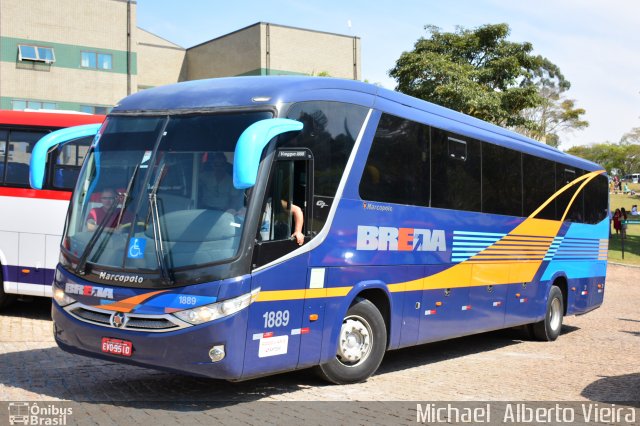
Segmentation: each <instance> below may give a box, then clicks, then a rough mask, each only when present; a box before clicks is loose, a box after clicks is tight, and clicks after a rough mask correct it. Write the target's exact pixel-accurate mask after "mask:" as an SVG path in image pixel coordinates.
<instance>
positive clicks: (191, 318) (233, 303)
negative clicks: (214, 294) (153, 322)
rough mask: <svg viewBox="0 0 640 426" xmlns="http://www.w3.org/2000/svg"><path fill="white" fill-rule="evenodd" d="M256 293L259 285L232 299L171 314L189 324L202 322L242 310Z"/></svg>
mask: <svg viewBox="0 0 640 426" xmlns="http://www.w3.org/2000/svg"><path fill="white" fill-rule="evenodd" d="M258 293H260V288H259V287H258V288H257V289H255V290H253V291H252V292H251V293H246V294H243V295H242V296H238V297H234V298H233V299H228V300H225V301H222V302H217V303H212V304H210V305H204V306H199V307H197V308H193V309H185V310H184V311H179V312H174V313H173V315H175V316H176V317H178V318H180V319H181V320H182V321H186V322H188V323H189V324H193V325H197V324H202V323H205V322H209V321H213V320H217V319H219V318H223V317H226V316H229V315H232V314H235V313H236V312H238V311H241V310H243V309H244V308H246V307H247V306H249V305H250V304H252V303H253V302H254V301H255V300H256V299H257V298H258Z"/></svg>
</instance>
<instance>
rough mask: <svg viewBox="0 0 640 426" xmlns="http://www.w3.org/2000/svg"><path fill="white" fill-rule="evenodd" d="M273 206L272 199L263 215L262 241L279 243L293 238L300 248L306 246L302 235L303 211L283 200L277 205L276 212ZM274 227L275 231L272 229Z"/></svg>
mask: <svg viewBox="0 0 640 426" xmlns="http://www.w3.org/2000/svg"><path fill="white" fill-rule="evenodd" d="M272 204H273V203H272V199H271V198H269V200H268V201H267V203H266V205H265V209H264V211H263V213H262V225H261V226H260V240H261V241H278V240H286V239H288V238H291V239H292V240H295V242H296V243H297V244H298V245H299V246H301V245H302V244H304V234H303V233H302V226H303V225H304V214H303V213H302V209H301V208H300V207H298V206H297V205H295V204H293V203H289V202H288V201H287V200H283V199H281V200H280V202H279V203H276V205H275V211H273V207H272ZM290 217H293V232H292V231H291V224H290V220H289V218H290ZM272 221H273V223H272ZM272 225H273V230H272V229H271V226H272Z"/></svg>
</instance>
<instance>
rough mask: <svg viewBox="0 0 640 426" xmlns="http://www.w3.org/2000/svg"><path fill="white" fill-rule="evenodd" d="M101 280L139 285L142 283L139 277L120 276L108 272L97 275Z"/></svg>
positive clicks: (142, 279)
mask: <svg viewBox="0 0 640 426" xmlns="http://www.w3.org/2000/svg"><path fill="white" fill-rule="evenodd" d="M98 276H99V277H100V279H101V280H109V281H116V282H120V283H137V284H141V283H142V281H144V278H142V277H141V276H139V275H121V274H110V273H108V272H100V274H99V275H98Z"/></svg>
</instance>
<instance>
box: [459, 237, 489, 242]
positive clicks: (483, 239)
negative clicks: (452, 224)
mask: <svg viewBox="0 0 640 426" xmlns="http://www.w3.org/2000/svg"><path fill="white" fill-rule="evenodd" d="M499 239H500V238H480V237H453V241H486V242H488V243H495V242H496V241H498V240H499Z"/></svg>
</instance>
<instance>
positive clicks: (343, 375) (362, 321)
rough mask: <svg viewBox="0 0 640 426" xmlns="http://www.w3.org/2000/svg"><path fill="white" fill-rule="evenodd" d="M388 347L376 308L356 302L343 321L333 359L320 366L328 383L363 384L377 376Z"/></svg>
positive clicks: (320, 370) (385, 331)
mask: <svg viewBox="0 0 640 426" xmlns="http://www.w3.org/2000/svg"><path fill="white" fill-rule="evenodd" d="M386 346H387V328H386V326H385V322H384V318H383V317H382V314H380V311H379V310H378V309H377V308H376V306H375V305H374V304H373V303H371V302H370V301H368V300H366V299H356V303H354V304H353V305H351V307H350V308H349V310H348V311H347V315H346V316H345V318H344V320H342V326H341V328H340V335H339V338H338V350H337V353H336V356H335V357H334V358H333V359H331V361H329V362H327V363H326V364H322V365H320V366H319V372H320V375H321V376H322V377H323V378H324V379H325V380H328V381H329V382H331V383H335V384H339V385H341V384H347V383H357V382H362V381H364V380H366V379H367V378H369V377H370V376H371V375H372V374H373V373H375V372H376V370H377V369H378V367H379V366H380V363H381V362H382V358H383V357H384V352H385V350H386Z"/></svg>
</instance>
